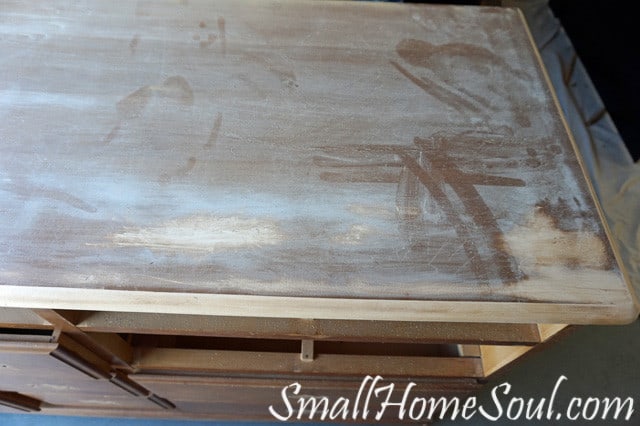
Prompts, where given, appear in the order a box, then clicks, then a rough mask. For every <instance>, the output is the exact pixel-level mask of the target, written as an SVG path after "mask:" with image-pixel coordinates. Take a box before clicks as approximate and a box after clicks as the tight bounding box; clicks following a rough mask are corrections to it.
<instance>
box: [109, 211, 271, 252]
mask: <svg viewBox="0 0 640 426" xmlns="http://www.w3.org/2000/svg"><path fill="white" fill-rule="evenodd" d="M280 240H281V235H280V232H278V229H277V227H276V225H275V224H274V223H272V222H270V221H267V220H258V219H241V218H238V217H216V216H190V217H186V218H180V219H175V220H171V221H168V222H165V223H163V224H161V225H159V226H155V227H149V228H141V229H137V230H130V231H126V232H122V233H119V234H116V235H114V236H113V237H112V241H113V243H114V244H115V245H117V246H121V247H147V248H155V249H166V250H186V251H215V250H220V249H228V248H239V247H253V246H261V245H267V244H277V243H278V242H279V241H280Z"/></svg>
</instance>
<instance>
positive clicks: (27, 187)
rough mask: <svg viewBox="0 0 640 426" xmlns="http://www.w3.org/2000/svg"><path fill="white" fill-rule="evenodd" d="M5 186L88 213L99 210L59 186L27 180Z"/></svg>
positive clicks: (15, 191)
mask: <svg viewBox="0 0 640 426" xmlns="http://www.w3.org/2000/svg"><path fill="white" fill-rule="evenodd" d="M4 188H5V189H6V190H8V191H9V192H12V193H14V194H16V195H19V196H21V197H26V198H47V199H50V200H54V201H59V202H61V203H64V204H67V205H69V206H71V207H74V208H76V209H78V210H82V211H84V212H87V213H95V212H97V211H98V209H96V208H95V207H94V206H92V205H91V204H89V203H87V202H85V201H84V200H82V199H80V198H78V197H75V196H73V195H71V194H69V193H67V192H65V191H62V190H60V189H57V188H51V187H46V186H36V185H32V184H29V183H26V182H20V183H19V184H18V183H13V184H10V185H7V186H5V187H4Z"/></svg>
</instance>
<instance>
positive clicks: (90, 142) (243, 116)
mask: <svg viewBox="0 0 640 426" xmlns="http://www.w3.org/2000/svg"><path fill="white" fill-rule="evenodd" d="M0 57H1V58H3V59H2V60H1V61H0V75H1V76H2V77H1V78H0V81H2V83H1V85H0V103H1V104H2V107H1V108H0V149H1V151H2V153H3V155H2V156H1V158H0V253H1V256H0V307H1V308H0V378H1V384H0V412H32V413H45V414H65V415H101V416H125V415H126V416H132V415H133V416H140V417H156V418H204V419H234V420H237V419H244V420H274V419H278V415H282V416H283V414H282V413H288V414H289V415H290V419H296V418H297V419H305V418H306V419H312V420H313V419H317V417H316V418H314V417H313V416H314V415H319V414H318V413H319V412H320V411H322V407H319V408H318V407H315V408H314V406H313V405H312V404H311V405H310V404H305V401H307V402H308V401H310V400H311V399H312V398H316V401H321V400H322V398H325V399H326V400H327V401H336V400H338V399H339V398H341V397H342V398H350V401H351V403H352V404H353V405H352V406H350V407H349V411H350V413H349V415H348V417H349V419H350V420H367V419H365V418H363V417H361V415H362V413H360V414H357V413H356V412H357V411H358V410H362V409H363V406H362V405H359V403H358V402H356V401H361V400H360V399H359V397H360V396H362V395H363V392H364V393H366V392H367V390H368V389H370V385H371V384H372V383H377V384H379V385H380V386H382V385H383V384H388V383H395V384H396V385H397V386H398V388H404V386H406V385H407V383H412V384H413V385H414V387H413V389H412V392H413V394H412V395H413V396H415V397H416V398H419V397H424V398H427V397H430V396H438V397H444V398H455V397H460V396H464V395H469V394H471V393H473V392H474V391H476V390H477V389H479V388H480V387H481V386H482V384H483V383H484V381H485V380H486V378H487V377H489V376H491V375H492V374H493V373H495V372H496V371H498V370H500V369H501V368H503V367H504V366H506V365H508V364H510V363H512V362H514V361H515V360H517V359H519V358H521V357H522V356H523V355H525V354H526V353H527V352H529V351H530V350H531V349H534V348H538V347H541V346H542V345H545V344H548V342H549V341H551V340H553V339H554V338H556V337H558V336H560V335H561V334H562V333H563V332H564V331H565V330H567V329H568V328H569V326H570V325H581V324H622V323H628V322H631V321H633V320H634V319H635V318H637V316H638V304H637V301H636V300H635V297H634V292H633V289H632V286H631V284H630V279H629V277H628V274H627V272H626V270H625V267H624V264H623V263H622V262H621V261H620V260H621V259H620V256H619V253H618V248H617V246H616V243H615V241H613V240H611V239H610V235H611V233H610V230H609V229H608V227H607V224H606V222H605V221H604V220H603V213H602V211H601V207H600V206H599V204H598V201H597V199H596V198H595V197H594V191H593V188H592V185H591V183H590V182H589V180H588V179H587V178H586V177H585V169H584V165H583V161H582V159H581V157H580V155H579V153H578V151H577V149H576V145H575V142H574V140H573V136H572V134H571V132H570V131H569V128H568V126H567V124H566V121H565V119H564V117H563V115H562V112H561V110H560V108H559V105H558V101H557V99H556V96H555V94H554V92H553V89H552V87H551V84H550V81H549V78H548V76H547V74H546V71H545V68H544V66H543V64H542V62H541V59H540V56H539V53H538V51H537V50H536V47H535V45H534V43H533V40H532V37H531V35H530V33H529V30H528V28H527V26H526V23H525V21H524V18H523V16H522V14H521V13H520V12H519V11H518V10H517V9H510V8H497V7H461V6H428V5H405V4H381V3H360V2H353V3H352V2H311V1H269V2H264V1H249V0H243V1H204V0H200V1H198V0H189V1H187V0H183V1H168V0H160V1H157V0H154V1H145V0H141V1H137V2H128V1H124V0H122V1H120V0H117V1H112V2H73V1H55V2H46V3H23V2H2V7H1V8H0ZM376 380H379V382H378V381H376ZM296 385H297V386H296ZM372 395H373V396H372ZM369 396H370V397H371V398H372V399H371V404H372V406H373V404H376V403H378V404H379V403H380V401H381V400H384V395H383V394H381V393H373V394H371V393H370V394H369ZM363 398H364V397H363ZM362 401H363V400H362ZM363 403H364V402H363ZM288 404H289V405H288ZM437 409H438V407H435V408H434V410H436V411H437ZM436 411H434V413H435V412H436ZM385 415H386V416H385V417H384V419H386V420H388V421H392V420H397V418H398V413H397V410H396V411H395V412H394V411H393V410H389V411H388V412H387V413H385ZM359 416H360V417H359ZM284 417H286V416H284ZM336 418H337V420H347V419H346V418H341V417H340V416H336Z"/></svg>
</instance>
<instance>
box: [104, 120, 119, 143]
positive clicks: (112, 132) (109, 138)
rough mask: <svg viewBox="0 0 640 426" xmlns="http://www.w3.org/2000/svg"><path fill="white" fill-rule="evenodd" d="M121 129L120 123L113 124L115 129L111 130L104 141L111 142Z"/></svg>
mask: <svg viewBox="0 0 640 426" xmlns="http://www.w3.org/2000/svg"><path fill="white" fill-rule="evenodd" d="M119 131H120V124H116V125H115V126H113V129H111V131H110V132H109V134H108V135H107V136H106V137H105V138H104V140H103V143H105V144H107V143H109V142H111V141H112V140H113V139H114V138H115V137H116V136H118V132H119Z"/></svg>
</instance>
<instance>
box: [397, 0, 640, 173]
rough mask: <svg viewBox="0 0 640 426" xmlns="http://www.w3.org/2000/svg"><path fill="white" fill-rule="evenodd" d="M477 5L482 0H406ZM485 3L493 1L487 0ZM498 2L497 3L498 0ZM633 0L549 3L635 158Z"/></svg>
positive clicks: (638, 154) (637, 69) (638, 66)
mask: <svg viewBox="0 0 640 426" xmlns="http://www.w3.org/2000/svg"><path fill="white" fill-rule="evenodd" d="M405 2H406V3H447V4H466V5H478V4H480V0H433V1H406V0H405ZM484 3H488V2H487V1H485V2H484ZM496 3H497V2H496ZM631 5H632V3H631V2H623V1H611V0H609V1H607V0H551V1H550V6H551V9H552V10H553V12H554V13H555V15H556V16H557V17H558V19H560V22H561V23H562V25H563V26H564V28H565V31H566V32H567V34H568V35H569V38H570V39H571V41H572V42H573V45H574V47H575V49H576V52H577V53H578V56H579V57H580V59H581V60H582V62H583V63H584V65H585V67H586V69H587V71H588V73H589V75H590V76H591V79H592V80H593V83H594V85H595V86H596V88H597V90H598V93H599V94H600V96H601V97H602V100H603V102H604V104H605V106H606V107H607V110H608V111H609V114H610V115H611V117H612V118H613V121H614V123H615V125H616V127H617V128H618V131H619V132H620V134H621V135H622V139H623V140H624V142H625V144H626V145H627V148H628V149H629V152H630V153H631V155H632V157H633V159H634V160H635V161H638V159H639V158H640V142H638V138H639V135H640V123H638V122H639V121H640V108H639V107H638V104H639V102H637V101H636V99H637V98H638V96H637V94H638V93H639V92H640V91H639V90H638V89H639V87H640V63H639V60H638V50H639V49H638V47H637V45H636V42H635V41H633V40H637V38H638V32H639V31H638V26H640V21H638V18H639V17H640V16H639V15H638V14H636V13H634V12H633V11H632V10H634V8H633V7H632V6H631Z"/></svg>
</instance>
